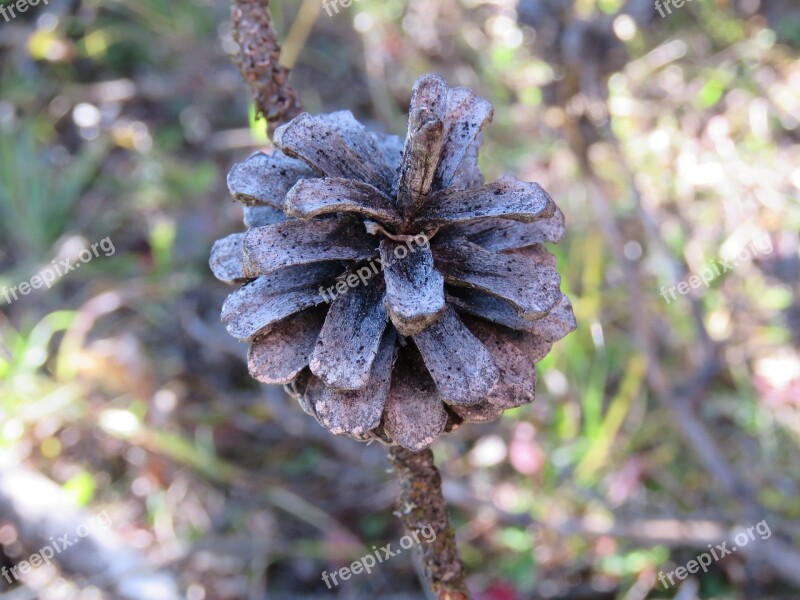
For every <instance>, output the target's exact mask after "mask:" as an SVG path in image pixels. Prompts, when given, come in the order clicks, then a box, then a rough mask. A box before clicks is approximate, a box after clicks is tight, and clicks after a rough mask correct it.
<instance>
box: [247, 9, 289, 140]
mask: <svg viewBox="0 0 800 600" xmlns="http://www.w3.org/2000/svg"><path fill="white" fill-rule="evenodd" d="M232 17H233V39H234V40H235V41H236V43H237V44H238V45H239V50H238V52H237V53H236V54H235V55H234V57H233V59H234V62H235V63H236V65H237V66H238V67H239V71H240V72H241V73H242V77H244V79H245V81H246V82H247V83H248V85H249V86H250V89H251V91H252V92H253V98H255V102H256V108H257V110H258V113H259V115H261V116H263V117H264V118H265V119H266V120H267V129H268V131H269V135H270V137H271V136H272V134H273V132H274V131H275V129H276V128H277V127H278V126H279V125H281V124H282V123H285V122H286V121H289V120H290V119H293V118H294V117H296V116H297V115H299V114H300V112H301V105H300V98H299V96H298V94H297V92H296V91H295V89H294V88H293V87H292V86H291V85H290V84H289V69H287V68H285V67H282V66H281V65H280V55H281V48H280V45H279V44H278V36H277V34H276V33H275V29H274V28H273V27H272V19H271V18H270V16H269V0H234V3H233V11H232Z"/></svg>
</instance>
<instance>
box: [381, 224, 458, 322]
mask: <svg viewBox="0 0 800 600" xmlns="http://www.w3.org/2000/svg"><path fill="white" fill-rule="evenodd" d="M423 239H427V238H423ZM409 245H410V244H409ZM380 252H381V264H382V266H383V276H384V278H385V280H386V308H387V310H388V312H389V317H390V318H391V319H392V324H393V325H394V327H395V329H397V331H398V333H400V335H405V336H409V335H416V334H418V333H421V332H423V331H424V330H425V329H427V328H428V327H430V326H431V325H432V324H433V323H435V322H436V321H437V320H438V319H439V317H441V316H442V313H443V312H444V310H445V294H444V277H442V274H441V273H439V271H437V270H436V269H435V268H434V265H433V254H432V253H431V250H430V247H429V246H427V245H426V246H418V245H416V246H411V250H408V247H407V245H406V244H404V243H403V242H396V241H394V240H388V239H384V240H382V241H381V245H380ZM400 255H402V257H400Z"/></svg>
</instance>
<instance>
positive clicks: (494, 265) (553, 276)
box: [433, 240, 561, 319]
mask: <svg viewBox="0 0 800 600" xmlns="http://www.w3.org/2000/svg"><path fill="white" fill-rule="evenodd" d="M433 257H434V260H435V263H436V268H437V269H439V271H441V273H442V275H444V279H445V281H446V282H447V283H449V284H451V285H453V286H456V287H467V288H473V289H477V290H479V291H482V292H485V293H487V294H490V295H492V296H496V297H498V298H500V299H502V300H505V301H506V302H509V303H511V304H512V305H513V306H514V307H516V309H517V310H518V311H519V313H520V316H521V317H522V318H523V319H539V318H541V317H543V316H544V315H546V314H547V313H548V312H549V311H550V310H551V309H552V308H553V307H554V306H555V305H556V304H557V303H558V302H560V300H561V289H560V286H561V276H560V275H559V274H558V271H557V270H555V269H554V268H552V267H548V266H545V265H542V264H540V263H537V262H535V261H533V260H531V259H530V258H528V257H523V256H514V255H508V254H495V253H493V252H489V251H488V250H485V249H483V248H482V247H480V246H478V245H477V244H473V243H471V242H468V241H467V240H461V242H460V243H458V242H457V241H453V242H448V243H447V244H442V245H435V246H434V247H433Z"/></svg>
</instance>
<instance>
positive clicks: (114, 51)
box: [0, 0, 800, 600]
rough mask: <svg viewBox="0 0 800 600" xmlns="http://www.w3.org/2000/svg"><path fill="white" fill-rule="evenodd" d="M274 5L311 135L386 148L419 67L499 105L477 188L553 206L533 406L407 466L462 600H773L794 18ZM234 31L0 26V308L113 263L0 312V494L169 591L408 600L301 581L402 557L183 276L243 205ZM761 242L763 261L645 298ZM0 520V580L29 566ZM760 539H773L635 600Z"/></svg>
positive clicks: (373, 489) (77, 9) (60, 21)
mask: <svg viewBox="0 0 800 600" xmlns="http://www.w3.org/2000/svg"><path fill="white" fill-rule="evenodd" d="M673 1H674V0H673ZM3 4H4V5H10V4H11V2H8V1H5V0H4V2H3ZM271 4H272V12H273V16H274V18H275V20H276V24H277V28H278V30H279V31H280V32H281V33H282V36H283V37H284V39H285V43H284V55H283V60H284V62H286V63H287V64H289V65H293V66H294V67H295V73H294V82H295V85H296V87H297V88H298V89H299V90H300V92H301V94H302V96H303V99H304V102H305V105H306V108H307V109H308V110H309V111H310V112H321V111H325V112H328V111H333V110H337V109H345V108H349V109H351V110H353V112H354V113H355V114H356V116H357V117H359V118H360V119H361V120H362V121H365V122H368V123H370V124H371V126H373V127H374V128H377V129H383V130H386V131H391V132H394V133H403V132H404V130H405V118H406V117H405V111H406V109H407V102H408V97H409V93H410V88H411V85H412V84H413V82H414V80H415V79H416V78H417V76H418V75H420V74H421V73H424V72H429V71H433V72H438V73H440V74H442V75H444V76H445V77H446V78H447V79H448V82H449V83H450V84H451V85H466V86H469V87H471V88H473V89H475V90H476V91H478V92H479V93H480V94H482V95H483V96H485V97H487V98H488V99H490V100H491V101H492V102H493V104H494V106H495V109H496V110H495V119H494V123H493V124H492V125H491V126H490V127H489V128H488V129H487V130H486V132H485V133H486V144H485V146H484V150H483V153H482V157H481V162H482V166H483V168H484V171H485V173H486V175H487V179H490V180H491V179H494V178H496V177H498V176H500V175H502V174H503V173H505V172H511V173H513V174H515V175H517V176H518V177H520V178H521V179H526V180H535V181H539V182H541V183H542V185H543V186H544V187H545V189H547V190H548V191H549V192H550V193H551V195H552V196H553V197H554V198H555V199H556V201H557V202H558V203H559V205H560V206H561V207H562V209H563V210H564V212H565V213H566V215H567V220H568V227H569V229H568V234H567V237H566V239H565V240H564V242H563V243H562V244H560V245H559V246H558V247H554V248H553V251H554V252H555V253H556V255H557V256H558V260H559V270H560V271H561V272H562V273H563V274H564V289H565V291H566V292H567V294H568V295H569V296H570V298H572V299H573V303H574V305H575V312H576V315H577V318H578V322H579V328H578V331H576V332H575V333H574V334H572V335H570V336H569V337H568V338H566V339H565V340H564V341H563V342H561V343H560V344H558V345H557V346H556V348H555V350H554V351H553V353H552V354H551V355H550V356H548V358H547V359H545V360H544V361H543V362H542V363H541V364H540V365H539V384H538V390H537V396H538V397H537V401H536V403H535V404H534V405H532V406H529V407H523V408H520V409H516V410H514V411H511V412H510V413H508V414H506V415H504V416H503V418H502V419H501V420H500V421H498V422H495V423H492V424H490V425H485V426H482V427H478V426H470V427H465V428H462V429H461V430H460V431H458V432H457V433H455V434H453V435H451V436H448V437H447V438H446V439H444V440H443V441H441V442H440V443H438V445H437V447H436V448H435V451H436V455H437V459H438V461H439V462H440V464H441V469H442V471H443V475H444V478H445V494H446V496H447V497H448V500H449V502H450V503H451V507H452V512H453V520H454V522H455V523H456V525H457V530H458V537H459V541H460V544H461V547H462V549H463V554H464V557H465V561H466V563H467V568H468V571H469V573H470V584H471V586H472V588H473V589H474V590H475V592H476V597H477V598H479V599H480V600H522V599H529V598H530V599H532V598H574V599H578V598H581V599H592V598H617V599H620V600H634V599H644V598H673V597H674V598H681V599H683V600H688V599H691V598H719V599H723V598H724V599H748V600H750V599H753V598H796V597H797V589H798V585H799V584H800V562H799V561H798V558H797V554H796V552H797V550H796V549H795V548H796V547H797V545H798V542H800V527H799V526H798V523H800V520H799V519H800V504H798V502H797V498H798V497H799V496H800V471H798V468H797V465H798V464H800V352H799V350H800V348H799V346H798V345H799V344H800V302H799V301H798V292H799V291H800V289H799V284H798V281H799V280H800V253H799V251H798V247H799V246H798V244H799V234H798V232H799V231H800V206H799V205H798V197H800V61H799V60H798V56H799V55H800V52H799V49H800V7H799V6H798V5H797V3H796V2H795V1H794V0H692V1H687V2H686V3H685V5H683V6H682V7H681V8H677V7H675V6H671V13H669V14H667V13H666V12H665V17H663V18H662V17H661V16H660V15H659V13H658V11H657V10H656V9H655V8H654V7H653V5H652V4H651V3H650V2H649V0H642V1H641V2H639V1H635V0H629V1H628V2H622V1H621V0H575V1H574V2H573V1H571V0H519V4H518V3H517V0H436V1H432V0H406V1H401V0H380V1H378V0H359V1H357V2H355V3H353V4H352V5H351V6H350V7H349V8H344V7H340V8H339V10H338V14H333V15H332V16H329V15H328V14H327V11H326V9H324V8H322V3H321V0H302V1H300V0H296V1H291V0H273V1H272V3H271ZM232 43H233V42H232V40H231V36H230V20H229V6H228V5H227V4H226V3H225V2H220V1H216V0H215V1H211V0H169V1H167V0H126V1H122V0H104V1H102V2H101V1H99V0H51V1H50V2H49V3H48V4H47V5H44V4H40V5H38V6H36V7H30V9H29V10H28V11H27V12H26V13H24V14H21V15H19V16H18V17H17V18H15V19H13V20H10V21H9V22H3V21H2V20H0V235H2V240H1V243H0V290H1V289H3V288H5V287H8V288H10V287H12V286H16V285H18V283H19V282H21V281H27V280H29V279H30V278H31V276H33V275H35V274H36V273H38V272H39V271H40V270H42V269H43V268H45V267H47V266H48V265H50V264H51V261H53V260H57V259H64V258H68V257H74V256H75V255H76V254H77V252H79V251H80V250H81V249H82V248H85V247H87V246H88V245H90V244H91V243H94V242H97V241H99V240H101V239H103V238H106V237H110V239H111V240H112V241H113V243H114V246H115V253H114V254H113V255H112V256H104V255H103V254H101V255H100V256H99V257H97V258H95V259H93V260H92V261H91V262H90V263H87V264H86V265H85V266H84V268H82V269H80V270H76V271H73V272H70V273H69V274H67V275H66V276H65V277H64V278H62V279H60V280H59V281H58V282H57V283H56V285H54V286H53V287H52V289H38V290H33V291H32V293H31V294H30V295H27V296H21V297H20V298H19V300H18V301H16V302H13V303H11V304H8V303H6V302H5V300H3V299H2V298H0V311H2V312H1V313H0V333H1V334H2V337H1V340H0V478H2V477H3V476H4V472H5V471H7V470H8V469H17V468H20V467H22V468H24V469H27V470H29V471H34V472H38V473H39V474H41V475H43V476H45V477H46V478H47V479H48V480H50V481H52V482H55V484H57V486H58V487H60V488H61V489H62V490H63V491H64V492H65V493H66V494H67V495H68V497H69V499H70V500H69V502H67V503H66V504H64V503H62V504H60V505H58V507H57V509H56V510H57V511H63V512H64V513H70V511H78V510H80V508H81V507H84V508H87V509H89V510H90V511H92V512H94V513H97V512H99V511H102V510H105V511H107V513H108V515H110V517H111V520H112V522H113V528H114V531H115V533H116V534H117V535H118V536H120V539H121V540H122V542H123V545H124V546H125V547H127V548H129V549H132V550H133V551H135V552H136V553H137V554H139V555H141V556H142V557H144V558H145V559H146V560H147V561H149V564H150V565H152V568H153V569H164V570H165V571H166V572H168V573H171V574H172V575H171V576H172V577H174V580H175V581H176V582H177V585H178V587H179V588H180V589H181V590H182V592H181V593H182V594H185V597H187V598H189V599H191V600H203V599H206V598H207V599H210V600H216V599H228V598H231V599H238V598H252V599H256V598H265V597H267V598H276V599H281V598H286V599H289V598H291V599H295V598H326V597H331V596H336V597H341V598H354V599H355V598H359V599H360V598H386V599H391V598H396V599H400V598H420V597H422V596H421V594H422V593H421V591H420V590H419V586H418V584H417V583H416V580H415V577H414V569H413V566H412V564H411V562H410V561H409V557H408V556H401V557H398V558H395V559H393V560H392V561H391V562H388V563H385V564H383V565H381V566H380V568H379V569H378V570H376V572H375V573H373V574H372V575H370V576H366V575H362V576H359V577H355V578H353V579H351V580H350V581H348V582H344V583H343V584H342V585H341V586H339V587H338V588H337V589H335V590H331V591H329V590H327V589H326V588H325V587H324V584H323V582H322V580H321V577H320V574H321V572H322V571H323V570H328V571H332V570H335V569H338V568H339V567H341V566H345V565H347V564H349V562H350V561H351V560H353V559H355V558H358V557H360V556H362V555H364V554H365V553H367V552H369V551H370V550H369V548H371V547H372V546H373V545H378V546H383V545H385V544H387V543H390V542H392V543H394V544H395V545H396V544H397V540H399V538H400V537H401V536H402V535H403V532H402V531H401V530H400V528H399V523H398V521H397V520H396V519H395V518H394V516H393V515H392V503H393V499H394V495H395V488H394V484H393V482H392V478H391V475H389V474H387V468H388V463H387V461H386V458H385V449H384V448H381V447H379V446H369V447H367V446H362V445H360V444H357V443H356V442H352V441H350V440H347V439H340V438H334V437H332V436H330V435H329V434H327V432H324V431H323V430H322V429H321V428H320V427H319V426H318V425H317V424H316V423H315V422H313V421H312V420H311V419H310V418H308V417H306V416H305V415H304V414H303V413H302V412H301V411H300V410H299V407H297V406H295V405H294V404H293V402H292V401H291V400H290V399H288V398H287V397H286V396H285V394H284V393H283V391H282V390H280V389H278V388H275V389H268V388H266V387H259V386H258V385H257V384H256V383H255V382H254V381H252V380H251V379H250V378H249V377H248V375H247V371H246V365H245V360H244V356H245V350H246V348H245V345H240V344H238V343H236V342H234V341H232V340H231V339H230V338H229V337H228V336H227V335H226V334H225V332H224V330H223V329H222V327H221V325H220V324H219V309H220V307H221V305H222V302H223V300H224V298H225V296H226V294H227V293H228V292H229V290H227V289H225V288H224V286H222V285H220V284H218V283H217V282H215V281H214V279H213V277H212V276H211V275H210V272H209V270H208V267H207V257H208V253H209V249H210V247H211V244H212V243H213V241H214V240H216V239H217V238H220V237H223V236H224V235H227V234H228V233H230V232H232V231H236V230H238V229H239V228H241V224H240V222H241V216H242V215H241V208H240V207H239V206H236V205H234V203H233V202H232V201H230V199H229V197H228V194H227V190H226V186H225V174H226V172H227V169H228V168H229V166H230V165H231V164H232V162H234V161H236V160H241V159H242V158H243V157H245V156H246V155H247V154H249V153H250V152H251V151H253V150H254V149H256V148H258V147H261V146H263V145H265V144H267V143H268V140H267V138H266V136H265V134H264V126H263V123H259V122H256V121H255V120H254V117H253V112H254V111H253V108H252V105H251V104H250V98H249V96H248V93H247V90H246V87H245V85H244V84H243V83H242V81H241V80H240V76H239V74H238V73H237V72H236V70H235V69H234V67H233V66H232V65H231V62H230V61H229V59H228V54H229V53H230V52H231V51H232ZM758 239H768V240H769V242H770V248H771V251H769V252H760V253H751V255H750V256H748V257H747V258H746V259H745V260H741V261H739V262H738V263H737V264H736V267H735V269H733V270H730V271H728V272H726V273H724V274H722V275H721V276H720V277H719V278H717V279H715V280H714V281H713V282H712V283H711V285H710V287H709V288H708V289H706V288H705V287H699V288H697V289H695V290H692V292H691V293H689V294H687V295H685V296H682V295H678V296H677V298H676V299H675V300H673V301H670V302H667V301H665V299H664V297H663V296H662V289H663V287H665V288H669V287H671V286H674V285H677V284H678V283H679V282H680V281H688V278H689V277H690V276H691V274H698V273H700V272H701V270H702V269H703V268H704V267H705V266H706V265H708V264H709V263H710V262H711V261H715V260H726V259H729V258H732V257H735V256H737V255H738V254H739V252H740V251H741V250H742V249H743V248H746V247H748V244H752V242H753V240H758ZM667 297H668V296H667ZM645 330H647V331H645ZM698 428H699V429H698ZM18 493H20V494H23V495H24V493H25V490H18ZM3 519H4V517H3V515H2V514H0V564H2V565H5V566H7V567H8V568H10V567H11V566H12V565H15V564H18V563H19V561H20V560H23V559H24V558H25V557H27V556H28V555H30V553H31V552H34V551H35V550H36V548H35V547H33V548H32V547H30V542H28V541H27V540H26V539H25V535H24V534H23V530H24V527H21V526H20V525H19V524H18V523H15V522H14V520H13V519H10V518H6V520H3ZM762 519H765V520H766V521H767V523H768V524H769V526H770V528H771V531H772V533H773V535H772V537H771V538H770V539H767V540H760V539H757V540H756V541H753V542H752V543H751V546H750V548H749V550H750V551H749V552H747V553H746V554H739V555H736V556H732V557H729V558H726V559H725V560H724V561H722V562H721V563H718V564H715V565H713V567H712V568H711V569H710V571H709V573H707V574H702V573H701V574H700V575H699V576H692V577H690V578H689V579H687V581H686V582H682V584H681V585H680V586H676V587H675V588H672V589H670V590H664V589H663V587H662V586H661V585H660V584H659V582H658V579H657V574H658V572H659V571H661V570H664V571H669V570H672V569H674V568H675V567H676V566H680V565H684V564H685V563H686V562H687V561H689V560H691V559H692V558H694V557H695V556H696V555H697V554H698V553H700V552H702V551H705V550H706V549H707V544H709V543H721V542H722V541H723V540H726V539H729V535H730V533H731V531H732V528H734V527H736V526H743V525H744V526H749V525H753V524H755V523H756V522H758V521H760V520H762ZM58 533H66V532H58ZM75 552H78V551H77V550H76V551H75ZM776 556H777V557H778V558H776ZM781 565H782V566H781ZM112 588H113V585H111V584H109V583H108V582H97V581H95V580H94V579H93V573H92V572H91V569H89V572H82V571H81V569H80V568H76V567H75V566H71V567H70V566H68V565H63V564H58V563H54V564H53V565H51V566H47V567H41V568H40V569H37V570H36V571H35V572H34V573H33V574H32V575H29V576H26V577H25V578H24V579H23V580H22V581H20V582H16V583H15V584H14V585H13V586H8V584H7V583H6V581H5V580H3V579H0V598H3V599H5V598H15V599H16V598H36V597H39V598H44V599H56V598H87V599H88V598H92V599H95V598H115V597H119V596H118V594H119V592H114V591H109V590H110V589H112ZM793 590H794V591H793ZM141 597H148V596H141ZM151 597H155V596H151Z"/></svg>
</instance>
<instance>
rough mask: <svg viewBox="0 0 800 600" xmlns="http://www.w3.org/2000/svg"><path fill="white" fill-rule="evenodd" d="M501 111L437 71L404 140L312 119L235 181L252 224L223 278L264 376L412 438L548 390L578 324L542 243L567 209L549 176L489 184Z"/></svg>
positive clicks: (217, 250)
mask: <svg viewBox="0 0 800 600" xmlns="http://www.w3.org/2000/svg"><path fill="white" fill-rule="evenodd" d="M491 118H492V107H491V105H490V104H489V103H488V102H486V101H485V100H483V99H481V98H479V97H477V96H476V95H475V94H473V93H472V92H471V91H470V90H467V89H463V88H454V89H450V88H448V87H447V85H446V84H445V82H444V81H443V80H442V79H441V78H440V77H437V76H433V75H426V76H424V77H422V78H420V80H419V81H418V82H417V83H416V85H415V87H414V92H413V96H412V99H411V109H410V115H409V127H408V136H407V138H406V141H405V143H403V141H402V140H401V139H400V138H398V137H396V136H392V135H382V134H377V133H370V132H368V131H367V130H366V129H365V128H364V127H363V126H362V125H361V124H360V123H358V122H357V121H356V120H355V119H354V118H353V115H352V114H351V113H350V112H349V111H343V112H337V113H333V114H327V115H317V116H312V115H309V114H302V115H300V116H298V117H297V118H295V119H294V120H293V121H291V122H290V123H288V124H286V125H284V126H283V127H281V128H279V129H278V130H277V131H276V133H275V145H276V146H277V147H278V150H275V151H274V152H273V153H271V154H265V153H256V154H254V155H253V156H251V157H250V158H249V159H248V160H247V161H245V162H244V163H240V164H237V165H235V166H234V167H233V169H232V170H231V172H230V174H229V176H228V186H229V188H230V190H231V193H232V194H233V197H234V198H235V199H236V200H238V201H240V202H242V203H243V204H245V224H246V225H247V227H248V228H249V229H248V231H247V232H246V233H237V234H234V235H231V236H228V237H227V238H225V239H223V240H219V241H218V242H217V243H216V244H215V246H214V249H213V251H212V256H211V267H212V269H213V271H214V274H215V275H216V276H217V277H218V278H219V279H221V280H223V281H227V282H237V283H245V284H246V285H244V286H243V287H241V288H240V289H239V290H237V291H236V292H234V293H233V294H231V295H230V297H229V298H228V299H227V301H226V302H225V305H224V306H223V309H222V321H223V323H224V325H225V327H226V328H227V330H228V332H229V333H230V334H231V335H232V336H234V337H236V338H238V339H239V340H242V341H247V342H251V343H252V345H251V346H250V353H249V361H248V362H249V367H250V373H251V374H252V375H253V377H255V378H256V379H258V380H259V381H262V382H264V383H283V384H287V389H289V390H290V392H291V393H293V394H294V395H295V396H296V397H297V398H298V399H299V400H300V403H301V405H302V407H303V408H304V410H305V411H306V412H308V413H309V414H311V415H313V416H314V417H316V419H317V420H318V421H319V422H320V423H321V424H322V425H323V426H324V427H326V428H327V429H328V430H330V431H331V432H332V433H335V434H346V435H349V436H351V437H353V438H356V439H360V440H368V439H376V438H377V439H380V440H382V441H384V442H386V443H389V444H397V445H400V446H404V447H405V448H408V449H411V450H421V449H423V448H425V447H427V446H428V445H430V444H431V443H432V442H433V441H434V440H435V439H436V438H437V437H438V436H439V434H441V433H443V432H444V431H449V430H452V429H455V428H456V427H458V426H459V425H460V424H461V423H462V422H464V421H490V420H492V419H495V418H497V417H499V416H500V414H501V413H502V411H503V410H505V409H509V408H514V407H516V406H520V405H522V404H526V403H529V402H531V401H532V400H533V399H534V388H535V383H536V370H535V366H534V363H536V362H538V361H539V360H541V359H542V358H543V357H544V356H545V355H546V354H547V352H548V351H549V350H550V348H551V346H552V344H553V342H555V341H557V340H559V339H561V338H562V337H564V336H565V335H566V334H567V333H569V332H570V331H572V330H573V329H574V328H575V325H576V324H575V316H574V314H573V312H572V306H571V305H570V303H569V300H568V299H567V298H566V296H564V295H563V294H562V293H561V291H560V289H559V288H560V284H561V278H560V276H559V274H558V271H557V270H556V265H555V262H556V261H555V257H554V256H553V255H552V254H551V253H550V252H548V251H547V250H546V249H545V248H544V247H543V245H542V244H543V242H557V241H559V240H560V239H561V237H562V235H563V234H564V216H563V214H562V213H561V211H559V210H558V208H557V207H556V206H555V204H554V203H553V201H552V199H551V198H550V197H549V196H548V195H547V193H546V192H545V191H544V190H543V189H542V188H541V187H540V186H539V185H538V184H536V183H524V182H521V181H518V180H516V179H513V178H504V179H501V180H499V181H497V182H495V183H492V184H489V185H483V176H482V174H481V172H480V170H479V169H478V163H477V155H478V149H479V147H480V143H481V130H482V128H483V126H484V125H485V124H486V123H487V122H489V121H490V120H491Z"/></svg>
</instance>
